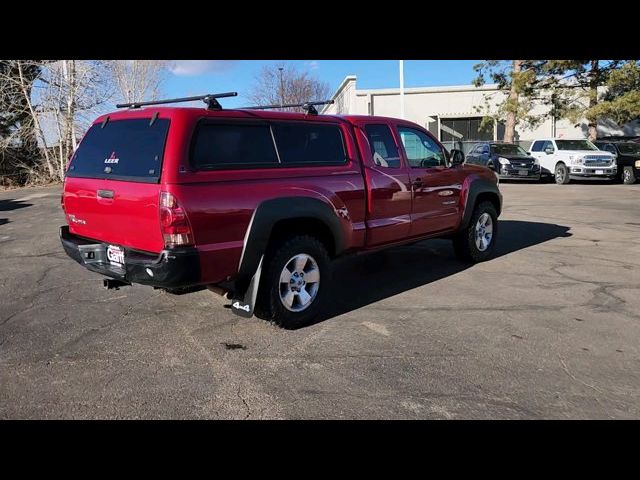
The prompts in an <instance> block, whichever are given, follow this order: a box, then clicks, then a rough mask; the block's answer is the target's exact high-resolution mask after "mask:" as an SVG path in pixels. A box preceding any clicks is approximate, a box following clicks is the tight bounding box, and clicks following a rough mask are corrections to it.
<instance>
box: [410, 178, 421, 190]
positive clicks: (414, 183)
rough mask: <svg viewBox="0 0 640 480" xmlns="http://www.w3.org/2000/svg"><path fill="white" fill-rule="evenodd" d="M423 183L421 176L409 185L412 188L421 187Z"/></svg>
mask: <svg viewBox="0 0 640 480" xmlns="http://www.w3.org/2000/svg"><path fill="white" fill-rule="evenodd" d="M422 185H423V183H422V179H421V178H416V179H415V180H414V181H413V182H411V186H412V187H413V188H421V187H422Z"/></svg>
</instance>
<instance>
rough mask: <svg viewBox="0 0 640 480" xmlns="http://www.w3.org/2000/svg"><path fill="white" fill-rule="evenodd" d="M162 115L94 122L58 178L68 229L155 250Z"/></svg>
mask: <svg viewBox="0 0 640 480" xmlns="http://www.w3.org/2000/svg"><path fill="white" fill-rule="evenodd" d="M168 130H169V120H168V119H150V118H135V119H124V120H113V121H109V120H108V119H107V121H105V122H102V123H95V124H94V125H92V127H91V128H90V129H89V131H88V132H87V134H86V135H85V137H84V138H83V139H82V142H81V143H80V145H79V146H78V149H77V150H76V152H75V153H74V155H73V157H72V159H71V162H70V164H69V169H68V170H67V175H66V178H65V183H64V193H63V195H64V208H65V213H66V214H67V222H68V223H69V230H70V231H71V233H73V234H76V235H79V236H82V237H86V238H90V239H93V240H99V241H101V242H105V243H112V244H116V245H121V246H125V247H129V248H133V249H136V250H143V251H148V252H160V251H161V250H162V249H163V247H164V243H163V240H162V234H161V231H160V216H159V207H158V203H159V194H160V183H159V182H160V176H161V173H162V159H163V155H164V147H165V141H166V137H167V132H168Z"/></svg>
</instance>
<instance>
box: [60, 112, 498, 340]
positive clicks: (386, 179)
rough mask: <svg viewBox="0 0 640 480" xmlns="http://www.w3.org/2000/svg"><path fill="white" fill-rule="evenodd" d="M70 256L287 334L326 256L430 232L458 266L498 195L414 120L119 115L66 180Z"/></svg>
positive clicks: (485, 235)
mask: <svg viewBox="0 0 640 480" xmlns="http://www.w3.org/2000/svg"><path fill="white" fill-rule="evenodd" d="M61 201H62V208H63V210H64V212H65V214H66V219H67V223H68V225H65V226H62V227H61V228H60V238H61V241H62V245H63V247H64V249H65V251H66V252H67V254H68V255H69V256H70V257H71V258H73V259H74V260H75V261H77V262H78V263H80V264H81V265H83V266H84V267H86V268H88V269H89V270H92V271H94V272H98V273H100V274H102V275H104V276H106V277H108V279H105V280H104V283H105V286H106V287H107V288H117V287H120V286H124V285H130V284H131V283H139V284H145V285H150V286H154V287H156V288H162V289H165V290H167V291H169V292H172V293H184V292H189V291H193V290H197V289H203V288H211V289H212V290H214V291H218V292H222V293H224V294H225V295H226V296H227V298H229V299H231V303H232V304H231V307H232V311H234V312H235V313H237V314H239V315H242V316H247V317H249V316H252V315H253V314H254V312H255V314H256V315H257V316H259V317H261V318H265V319H268V320H271V321H273V322H275V323H276V324H278V325H280V326H283V327H285V328H296V327H299V326H301V325H304V324H306V323H308V322H310V321H312V320H313V319H314V318H315V317H316V316H317V315H319V313H320V312H321V307H322V305H323V303H325V302H327V301H330V299H328V298H327V297H326V293H327V290H328V289H327V285H328V284H329V283H330V282H331V260H332V259H333V258H335V257H338V256H340V255H345V254H349V253H354V252H363V251H370V250H374V249H380V248H384V247H388V246H395V245H400V244H408V243H412V242H416V241H419V240H423V239H426V238H432V237H447V238H451V239H452V240H453V245H454V249H455V252H456V254H457V256H458V257H459V258H461V259H463V260H465V261H473V262H477V261H483V260H486V259H488V258H489V257H490V256H491V255H492V252H493V249H494V245H495V241H496V234H497V227H498V222H497V217H498V216H499V214H500V211H501V207H502V195H501V194H500V192H499V189H498V180H497V178H496V176H495V174H494V173H493V172H492V171H491V170H489V169H487V168H483V167H478V166H472V165H465V164H464V155H463V153H462V152H461V151H458V150H452V151H451V152H448V151H447V150H446V149H445V148H444V147H443V146H442V145H441V144H440V143H439V142H438V141H437V140H436V139H435V138H433V136H432V135H431V134H430V133H429V132H428V131H426V130H425V129H424V128H422V127H421V126H419V125H416V124H415V123H412V122H408V121H405V120H399V119H396V118H384V117H373V116H352V115H346V116H335V115H318V114H317V112H315V111H314V109H313V108H312V107H311V108H309V111H308V112H307V113H288V112H277V111H267V110H259V109H255V110H252V109H234V110H224V109H221V108H220V107H219V104H217V102H216V101H215V100H214V101H213V102H212V101H210V102H209V108H188V107H186V108H185V107H182V108H180V107H156V106H151V107H149V108H140V105H132V108H129V109H126V110H120V111H116V112H114V113H110V114H108V115H104V116H101V117H100V118H98V119H97V120H96V121H95V122H94V123H93V125H92V126H91V128H89V130H88V132H87V133H86V135H85V137H84V138H83V140H82V142H81V143H80V145H79V147H78V148H77V150H76V152H75V153H74V155H73V157H72V159H71V161H70V164H69V167H68V169H67V174H66V178H65V181H64V191H63V194H62V199H61Z"/></svg>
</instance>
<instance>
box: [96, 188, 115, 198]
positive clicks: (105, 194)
mask: <svg viewBox="0 0 640 480" xmlns="http://www.w3.org/2000/svg"><path fill="white" fill-rule="evenodd" d="M98 196H99V197H100V198H113V190H98Z"/></svg>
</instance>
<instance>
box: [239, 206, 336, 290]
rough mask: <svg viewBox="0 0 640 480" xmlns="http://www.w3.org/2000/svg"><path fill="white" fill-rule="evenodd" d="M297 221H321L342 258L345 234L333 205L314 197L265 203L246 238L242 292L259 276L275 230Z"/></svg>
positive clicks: (240, 278) (242, 262) (255, 215)
mask: <svg viewBox="0 0 640 480" xmlns="http://www.w3.org/2000/svg"><path fill="white" fill-rule="evenodd" d="M294 218H313V219H315V220H319V221H321V222H322V223H324V224H325V225H326V226H327V227H328V228H329V230H330V231H331V234H332V235H333V240H334V244H335V254H336V255H338V254H340V253H341V252H342V251H343V250H344V248H345V245H344V232H343V229H342V225H341V222H340V217H339V216H338V214H337V213H336V211H335V208H334V207H333V205H330V204H328V203H327V202H323V201H322V200H318V199H317V198H312V197H280V198H274V199H271V200H265V201H264V202H262V203H261V204H260V205H258V207H257V208H256V209H255V211H254V212H253V216H252V217H251V221H250V222H249V226H248V227H247V233H246V234H245V239H244V245H243V249H242V256H241V257H240V265H239V267H238V281H237V283H238V286H239V287H240V288H242V284H243V283H246V280H248V279H249V278H251V277H252V276H253V275H254V273H255V272H256V270H257V268H258V265H259V263H260V259H261V258H262V256H263V255H264V253H265V251H266V249H267V246H268V244H269V240H270V238H271V233H272V231H273V226H274V225H275V224H276V223H277V222H279V221H281V220H289V219H294Z"/></svg>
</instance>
